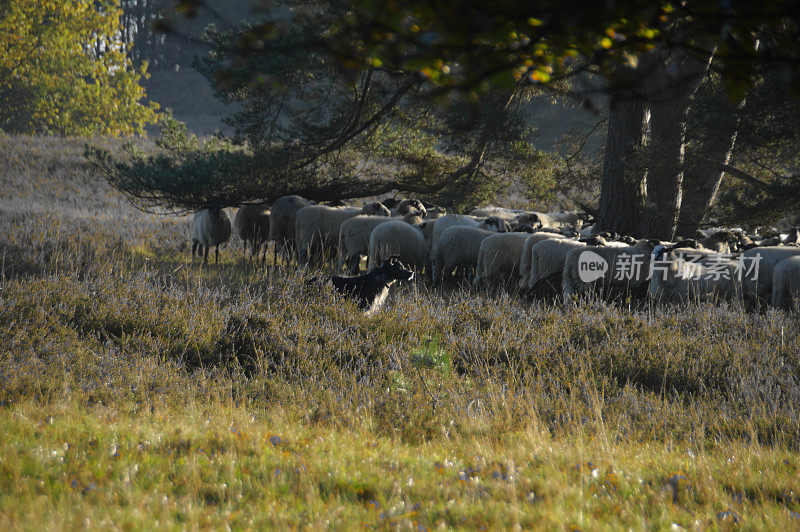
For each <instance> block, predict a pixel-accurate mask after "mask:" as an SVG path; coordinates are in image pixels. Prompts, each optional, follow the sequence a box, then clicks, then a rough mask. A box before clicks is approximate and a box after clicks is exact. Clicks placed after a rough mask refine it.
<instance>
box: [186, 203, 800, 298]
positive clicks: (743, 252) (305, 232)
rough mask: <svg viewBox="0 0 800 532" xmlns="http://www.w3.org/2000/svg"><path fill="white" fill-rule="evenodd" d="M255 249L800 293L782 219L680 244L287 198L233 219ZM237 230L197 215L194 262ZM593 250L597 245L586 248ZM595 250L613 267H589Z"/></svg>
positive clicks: (606, 285)
mask: <svg viewBox="0 0 800 532" xmlns="http://www.w3.org/2000/svg"><path fill="white" fill-rule="evenodd" d="M233 231H234V232H235V233H236V234H237V235H238V236H239V238H241V240H242V241H243V242H244V248H245V256H246V255H247V250H248V249H249V250H250V256H251V258H258V256H259V254H262V258H263V259H265V258H266V252H267V242H268V241H272V242H274V260H275V262H276V263H277V260H278V254H282V256H283V259H284V261H285V262H286V263H287V264H288V263H290V262H293V261H296V262H297V264H298V265H300V266H306V265H307V266H322V265H323V264H325V263H327V262H331V263H333V264H334V266H335V267H336V268H337V269H346V270H347V271H349V272H350V273H352V274H356V273H358V271H359V269H360V264H361V261H362V258H363V257H367V258H368V260H369V265H370V266H374V265H378V264H381V263H382V262H383V261H384V260H385V259H387V258H389V257H390V256H400V257H401V258H402V260H403V262H404V263H405V264H406V265H408V266H409V267H411V268H413V269H414V270H416V271H417V272H418V273H421V272H423V271H424V272H425V273H426V274H427V275H428V276H429V278H430V279H431V280H432V282H433V284H434V286H441V285H446V284H449V283H451V282H452V281H453V279H454V275H455V274H456V273H457V274H458V275H459V278H461V279H471V282H472V283H473V285H475V286H487V287H488V286H495V287H500V286H502V287H504V288H506V289H512V290H513V289H520V290H522V291H523V292H526V293H531V294H538V295H546V294H551V295H559V294H560V295H561V296H563V297H564V298H565V299H570V298H573V297H574V296H576V295H579V294H585V293H589V292H601V293H603V294H604V295H607V296H614V295H618V294H620V293H626V294H637V293H638V294H640V295H642V296H647V295H649V297H651V298H653V299H655V300H662V301H674V302H689V301H719V300H734V299H739V298H745V299H747V300H748V301H761V302H771V303H772V304H773V305H775V306H778V307H780V308H784V309H789V310H791V309H794V303H795V301H797V300H798V298H800V243H798V240H800V231H798V229H793V230H791V231H787V232H780V231H778V230H776V229H774V228H769V229H759V230H757V231H754V232H751V233H747V232H745V231H744V230H742V229H740V228H735V229H710V230H705V231H699V232H698V234H697V235H695V236H696V238H690V239H679V241H677V242H660V241H658V240H649V239H639V240H637V239H634V238H632V237H627V236H620V235H616V234H611V233H608V232H599V231H597V230H596V226H595V225H594V224H591V220H590V217H589V216H588V215H587V214H586V213H584V212H579V211H573V212H552V213H540V212H530V211H514V210H510V209H505V208H500V207H485V208H479V209H476V210H474V211H472V212H471V213H469V214H446V212H445V210H444V209H443V208H441V207H438V206H435V205H431V204H428V203H425V202H422V201H419V200H416V199H405V200H402V201H399V200H396V199H388V200H383V201H382V202H373V203H368V204H366V205H364V206H362V207H332V206H327V205H318V204H315V203H314V202H312V201H309V200H306V199H304V198H301V197H299V196H284V197H281V198H279V199H277V200H276V201H275V202H274V203H273V204H272V205H271V206H266V205H246V206H243V207H241V208H240V209H239V210H238V211H237V213H236V216H235V218H234V221H233ZM230 235H231V222H230V219H229V218H228V216H227V215H226V214H225V211H224V210H223V209H220V208H219V207H218V206H216V207H211V208H208V209H203V210H201V211H199V212H198V213H197V214H196V215H195V218H194V224H193V233H192V259H193V260H194V257H195V253H196V251H199V252H200V254H201V256H202V257H203V258H204V260H205V261H207V260H208V253H209V250H210V249H211V248H212V247H213V248H215V249H216V255H217V258H218V256H219V245H220V244H222V243H224V242H226V241H227V240H228V238H229V237H230ZM587 251H590V252H591V253H585V252H587ZM587 257H589V258H590V259H591V260H593V261H594V262H595V263H598V262H599V263H600V265H601V266H602V265H603V264H605V265H606V266H605V267H604V268H605V269H603V268H602V267H601V270H600V271H595V272H589V273H590V274H592V275H588V276H587V271H586V268H587Z"/></svg>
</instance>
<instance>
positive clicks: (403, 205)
mask: <svg viewBox="0 0 800 532" xmlns="http://www.w3.org/2000/svg"><path fill="white" fill-rule="evenodd" d="M392 214H393V215H395V216H405V215H406V214H418V215H419V216H422V217H425V215H427V214H428V209H426V208H425V205H423V204H422V202H421V201H420V200H418V199H404V200H402V201H401V202H400V203H398V204H397V205H395V206H394V207H393V208H392Z"/></svg>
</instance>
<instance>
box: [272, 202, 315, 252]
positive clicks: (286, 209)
mask: <svg viewBox="0 0 800 532" xmlns="http://www.w3.org/2000/svg"><path fill="white" fill-rule="evenodd" d="M309 205H314V202H313V201H311V200H307V199H305V198H301V197H300V196H282V197H280V198H278V199H276V200H275V202H274V203H273V204H272V209H270V225H269V240H271V241H272V242H273V245H274V246H275V248H274V256H273V261H274V263H275V264H277V261H278V253H279V252H280V253H282V254H283V255H284V257H285V259H286V260H287V261H288V260H289V259H290V258H291V257H292V256H294V254H295V252H296V246H295V242H294V237H295V218H296V217H297V211H299V210H300V209H302V208H303V207H308V206H309Z"/></svg>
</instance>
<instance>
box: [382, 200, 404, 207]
mask: <svg viewBox="0 0 800 532" xmlns="http://www.w3.org/2000/svg"><path fill="white" fill-rule="evenodd" d="M381 203H383V205H384V207H386V208H387V209H394V208H395V206H396V205H397V204H398V203H400V200H399V199H397V198H386V199H385V200H381Z"/></svg>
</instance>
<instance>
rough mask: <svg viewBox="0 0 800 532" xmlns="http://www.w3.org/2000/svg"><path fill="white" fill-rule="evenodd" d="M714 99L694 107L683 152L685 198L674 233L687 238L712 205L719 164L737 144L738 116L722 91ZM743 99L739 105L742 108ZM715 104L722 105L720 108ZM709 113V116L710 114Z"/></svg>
mask: <svg viewBox="0 0 800 532" xmlns="http://www.w3.org/2000/svg"><path fill="white" fill-rule="evenodd" d="M712 98H713V99H716V100H721V101H716V102H711V104H712V105H714V106H715V107H712V108H711V109H709V105H707V103H708V102H705V104H703V105H699V106H698V107H697V108H693V111H694V112H693V113H692V114H695V115H699V116H697V117H696V119H695V120H691V121H690V126H689V130H688V131H687V137H688V139H689V141H688V142H687V144H686V155H685V157H684V164H683V174H684V175H683V190H684V192H685V194H684V201H683V205H682V206H681V212H680V217H679V218H678V227H677V234H678V235H681V236H684V237H687V238H690V237H692V236H694V234H695V233H696V232H697V230H698V229H699V228H700V225H701V224H702V223H703V221H704V220H705V218H706V216H707V215H708V211H709V209H710V208H711V207H712V206H713V205H714V202H715V201H716V198H717V192H718V191H719V187H720V184H721V183H722V177H723V175H724V174H725V172H724V171H721V170H720V169H719V165H720V164H728V163H729V162H730V158H731V154H732V153H733V149H734V146H735V144H736V136H737V133H738V130H739V117H738V113H737V112H736V109H734V108H732V106H730V107H729V104H728V102H727V99H726V97H725V95H724V93H722V92H721V91H719V92H717V94H716V95H715V96H712ZM743 105H744V102H742V103H741V104H740V105H739V109H740V110H741V108H742V106H743ZM716 106H722V107H723V111H722V112H720V111H719V110H718V109H717V108H716ZM709 117H710V118H709Z"/></svg>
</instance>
